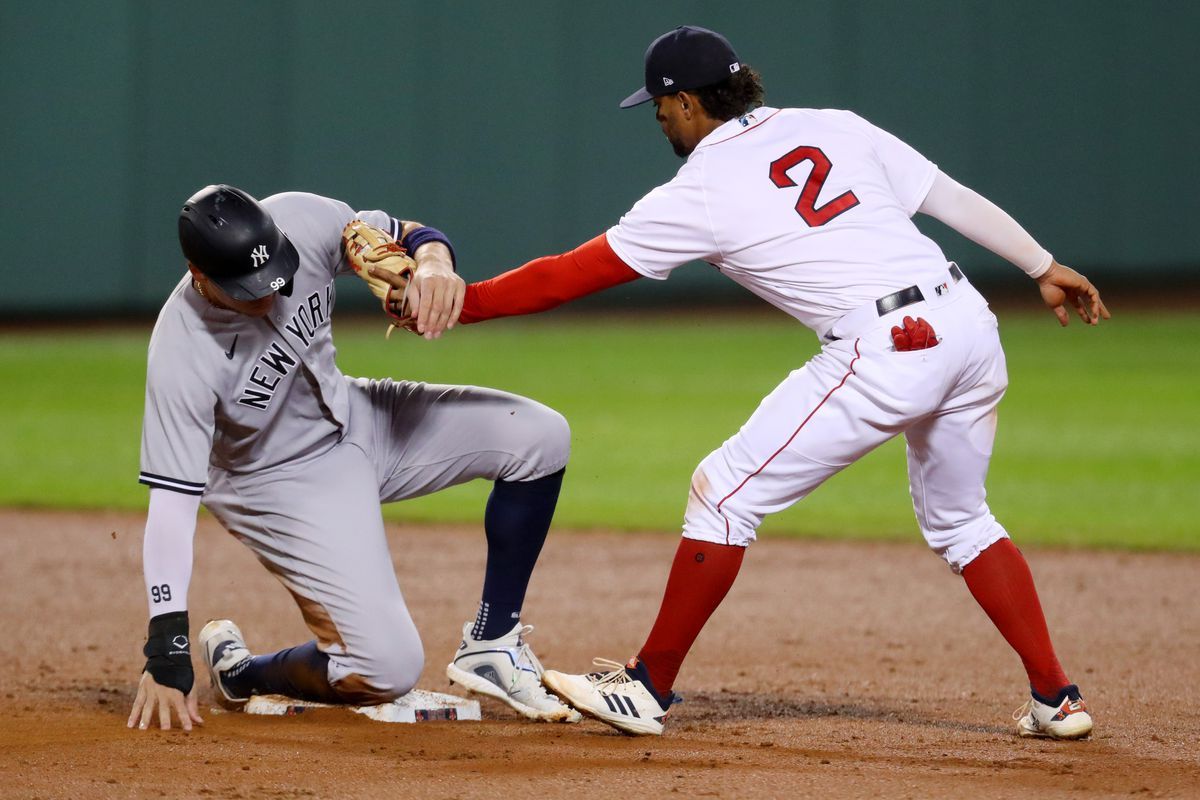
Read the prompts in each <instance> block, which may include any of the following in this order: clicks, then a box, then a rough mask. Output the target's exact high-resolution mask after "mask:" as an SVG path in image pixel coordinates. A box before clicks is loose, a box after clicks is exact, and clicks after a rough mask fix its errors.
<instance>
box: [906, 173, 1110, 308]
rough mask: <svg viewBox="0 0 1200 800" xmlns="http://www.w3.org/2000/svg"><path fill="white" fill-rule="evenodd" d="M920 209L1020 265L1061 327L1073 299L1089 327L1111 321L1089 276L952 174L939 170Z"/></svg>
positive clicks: (1073, 303)
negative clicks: (1065, 263)
mask: <svg viewBox="0 0 1200 800" xmlns="http://www.w3.org/2000/svg"><path fill="white" fill-rule="evenodd" d="M918 210H919V211H920V212H921V213H922V214H928V215H929V216H931V217H933V218H934V219H936V220H938V221H940V222H943V223H945V224H946V225H949V226H950V227H951V228H953V229H954V230H956V231H958V232H959V233H961V234H962V235H963V236H965V237H967V238H968V239H970V240H971V241H973V242H975V243H976V244H978V245H982V246H983V247H986V248H987V249H988V250H991V251H992V252H993V253H995V254H996V255H998V256H1000V257H1001V258H1003V259H1005V260H1007V261H1010V262H1012V263H1013V264H1016V265H1017V266H1018V267H1020V268H1021V270H1023V271H1024V272H1025V273H1026V274H1027V275H1029V277H1031V278H1033V279H1034V280H1036V281H1037V282H1038V289H1039V290H1040V291H1041V293H1042V300H1043V301H1044V302H1045V303H1046V305H1047V306H1048V307H1049V308H1050V309H1052V310H1053V311H1054V314H1055V316H1057V317H1058V322H1059V324H1060V325H1066V324H1067V311H1066V304H1067V302H1068V301H1069V302H1070V303H1071V305H1073V306H1074V307H1075V310H1076V312H1077V313H1078V314H1079V318H1080V319H1082V320H1083V321H1084V322H1086V323H1088V324H1089V325H1095V324H1096V323H1098V322H1099V321H1100V319H1101V318H1102V317H1103V318H1104V319H1108V318H1109V314H1108V309H1107V308H1105V306H1104V302H1103V301H1102V300H1101V299H1100V292H1099V291H1098V290H1097V289H1096V287H1095V286H1093V285H1092V284H1091V282H1090V281H1088V279H1087V278H1085V277H1084V276H1082V275H1080V274H1079V273H1078V272H1076V271H1075V270H1073V269H1071V268H1070V267H1064V266H1063V265H1062V264H1059V263H1058V262H1057V261H1055V260H1054V257H1053V256H1051V255H1050V253H1048V252H1047V251H1046V249H1045V248H1043V247H1042V246H1041V245H1040V244H1038V243H1037V241H1036V240H1035V239H1034V238H1033V237H1032V236H1030V235H1029V233H1028V232H1026V230H1025V229H1024V228H1022V227H1021V226H1020V225H1019V224H1018V223H1017V221H1016V220H1015V219H1013V218H1012V217H1011V216H1009V215H1008V214H1007V213H1005V211H1004V210H1003V209H1001V208H1000V207H999V206H997V205H996V204H995V203H993V202H992V201H990V200H988V199H987V198H986V197H984V196H983V195H981V194H979V193H978V192H975V191H973V190H971V189H968V188H967V187H966V186H963V185H962V184H960V183H958V182H957V181H955V180H954V179H953V178H951V177H950V176H949V175H947V174H946V173H944V172H941V171H940V170H939V171H938V173H937V175H936V176H935V177H934V179H933V185H932V186H931V187H930V189H929V194H927V195H926V196H925V200H924V201H923V202H922V203H921V207H920V208H919V209H918Z"/></svg>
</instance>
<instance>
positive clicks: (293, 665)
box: [221, 642, 343, 703]
mask: <svg viewBox="0 0 1200 800" xmlns="http://www.w3.org/2000/svg"><path fill="white" fill-rule="evenodd" d="M221 682H222V683H223V684H225V688H226V689H228V690H229V692H230V693H231V694H233V695H235V696H237V697H249V696H250V695H254V694H281V695H284V696H285V697H291V698H293V699H295V700H310V701H313V702H317V703H341V702H343V701H342V699H341V698H340V697H339V696H338V694H337V692H335V691H334V690H333V687H332V686H330V685H329V656H327V655H325V654H324V653H322V652H321V651H320V650H318V649H317V643H316V642H308V643H307V644H301V645H297V646H296V647H289V648H287V649H286V650H280V651H279V652H278V653H271V654H269V655H264V656H254V657H252V658H251V659H250V660H249V661H248V662H247V663H246V666H245V667H243V668H242V669H240V670H238V671H237V673H236V674H234V671H233V670H230V671H229V672H227V673H225V675H223V676H222V677H221Z"/></svg>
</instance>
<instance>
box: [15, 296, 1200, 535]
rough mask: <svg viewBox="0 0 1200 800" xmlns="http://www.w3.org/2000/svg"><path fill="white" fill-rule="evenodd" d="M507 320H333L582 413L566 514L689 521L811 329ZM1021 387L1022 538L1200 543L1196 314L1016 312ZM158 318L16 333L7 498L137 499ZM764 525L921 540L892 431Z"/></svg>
mask: <svg viewBox="0 0 1200 800" xmlns="http://www.w3.org/2000/svg"><path fill="white" fill-rule="evenodd" d="M643 316H644V317H645V318H644V319H639V318H638V317H636V316H634V315H623V316H611V317H602V316H572V317H564V316H562V315H559V316H558V317H556V318H545V317H543V318H541V319H526V320H504V321H499V322H493V323H487V324H485V325H481V326H471V327H467V328H462V329H459V330H456V331H454V332H453V333H452V334H451V335H450V336H448V337H446V338H444V339H442V340H441V341H438V342H433V343H430V342H424V341H420V340H417V339H416V338H413V337H407V336H401V337H399V338H397V337H396V336H393V337H392V340H391V341H384V340H383V327H384V326H383V324H382V323H378V322H376V323H370V324H361V323H357V322H349V323H344V324H342V325H340V326H338V327H337V329H336V341H337V343H338V347H339V362H340V364H341V366H342V368H343V370H345V371H346V372H347V373H348V374H357V375H375V376H383V375H390V376H393V377H396V378H409V379H420V380H427V381H438V382H447V383H474V384H480V385H485V386H494V387H497V388H502V389H507V390H509V391H514V392H518V393H521V394H525V395H528V396H530V397H534V398H536V399H538V400H541V401H542V402H545V403H547V404H548V405H550V406H553V407H554V408H556V409H558V410H559V411H561V412H562V413H563V414H565V415H566V417H567V419H569V420H570V421H571V425H572V430H573V454H572V461H571V467H570V468H569V470H568V476H567V482H566V485H565V490H564V494H563V498H562V501H561V503H560V506H559V513H558V515H557V524H558V525H559V526H562V527H616V528H629V529H654V530H666V531H674V530H677V529H678V527H679V524H680V519H681V515H682V512H683V506H684V502H685V500H686V495H687V487H688V481H689V478H690V476H691V473H692V469H693V467H694V466H695V465H696V463H697V462H698V461H699V460H700V459H701V458H702V457H703V456H704V455H705V454H707V453H708V452H709V451H710V450H712V449H713V448H715V447H717V446H718V445H719V444H720V443H721V442H722V441H723V440H724V439H725V438H726V437H727V436H729V435H730V434H731V433H733V432H734V431H736V430H737V428H738V426H739V425H740V424H741V423H742V422H743V421H744V420H745V419H746V417H747V416H749V414H750V413H751V412H752V411H753V410H754V408H755V407H756V406H757V404H758V401H759V399H760V398H761V397H763V396H764V395H765V394H766V393H767V392H768V391H770V390H771V388H773V387H774V386H775V385H776V384H777V383H778V382H779V381H780V380H781V379H782V378H783V377H784V376H785V375H786V374H787V373H788V372H789V371H790V370H791V369H794V368H796V367H798V366H800V365H801V364H803V362H804V361H805V359H806V358H807V357H808V356H809V355H811V354H812V353H813V352H814V351H815V344H816V341H815V338H814V337H813V336H812V334H810V333H808V332H807V331H806V330H804V329H802V328H801V327H800V326H799V325H797V324H795V323H791V322H789V321H787V320H786V319H784V318H782V317H781V316H780V315H763V316H736V317H733V318H731V319H713V318H712V315H711V312H707V311H705V312H696V313H695V314H690V315H688V314H676V315H670V316H664V315H660V314H657V313H656V312H645V313H644V315H643ZM1001 325H1002V334H1003V337H1004V341H1005V347H1006V350H1007V353H1008V360H1009V373H1010V379H1011V387H1010V389H1009V393H1008V396H1007V397H1006V398H1005V400H1004V402H1003V404H1002V405H1001V414H1000V420H1001V422H1000V432H999V436H998V441H997V443H996V455H995V457H994V459H993V461H992V472H991V476H990V479H989V501H990V503H991V505H992V509H993V511H995V512H996V514H997V516H998V517H999V518H1000V519H1001V521H1002V522H1003V523H1004V524H1005V526H1006V527H1007V528H1008V529H1009V530H1010V531H1011V532H1012V533H1013V535H1014V537H1016V538H1017V539H1018V541H1021V542H1037V543H1042V544H1068V545H1079V546H1106V547H1130V548H1167V549H1186V550H1196V549H1200V537H1198V536H1197V535H1196V531H1197V520H1198V519H1200V491H1198V486H1200V424H1197V423H1198V422H1200V412H1198V410H1197V400H1198V399H1200V391H1198V389H1200V377H1198V376H1200V348H1197V346H1196V341H1197V339H1198V338H1200V336H1198V334H1200V322H1198V321H1197V320H1195V319H1194V318H1189V317H1187V316H1185V315H1182V314H1179V315H1170V314H1165V315H1156V316H1151V315H1136V314H1124V315H1121V316H1120V317H1119V318H1118V319H1117V320H1114V321H1113V322H1112V323H1111V324H1107V325H1105V326H1102V327H1100V328H1098V329H1093V330H1087V329H1085V328H1084V327H1083V326H1081V325H1079V324H1077V321H1076V324H1072V325H1071V326H1070V328H1068V329H1067V330H1059V329H1058V327H1057V326H1056V324H1055V323H1054V321H1053V319H1052V318H1051V317H1049V316H1048V315H1037V316H1014V315H1012V314H1001ZM148 336H149V326H146V327H145V328H144V329H137V330H128V329H126V330H108V329H99V330H95V331H90V332H82V333H65V332H30V333H4V334H0V385H3V387H4V388H3V392H2V394H0V417H2V418H3V419H4V420H5V423H4V426H3V428H0V505H10V506H11V505H21V506H35V507H106V508H129V509H140V508H143V507H144V503H145V489H144V488H143V487H140V486H138V485H137V484H136V483H135V480H136V474H137V468H138V442H139V437H140V425H141V411H142V391H143V380H144V369H145V365H144V359H145V346H146V341H147V339H148ZM487 488H488V487H487V485H485V484H472V485H468V486H463V487H457V488H454V489H450V490H447V491H446V492H443V493H441V494H439V495H435V496H432V497H429V498H421V499H419V500H413V501H409V502H406V503H402V504H398V505H395V506H390V507H389V509H388V512H387V513H388V516H389V517H390V518H392V519H404V520H413V521H459V522H472V521H477V520H479V519H480V516H481V513H482V505H483V501H484V498H485V497H486V493H487ZM763 531H764V533H767V534H768V535H770V534H774V535H781V534H797V535H809V536H825V537H839V538H841V537H861V538H908V539H912V540H914V541H916V540H918V539H919V533H918V532H917V530H916V526H915V523H914V522H913V520H912V511H911V505H910V502H909V499H908V492H907V481H906V478H905V473H904V449H903V443H902V442H900V441H893V442H891V443H889V444H888V445H886V446H884V447H882V448H880V449H879V450H877V451H876V452H874V453H872V454H871V455H870V456H868V457H867V458H865V459H863V460H862V461H861V462H859V463H858V464H856V465H854V466H852V467H851V468H849V469H847V470H845V471H844V472H843V473H841V474H839V475H837V476H836V477H834V478H833V479H832V480H831V481H829V482H828V483H827V484H826V485H825V486H823V487H822V488H821V489H820V490H818V491H817V492H816V493H815V494H814V495H813V496H811V497H810V498H808V499H807V500H805V501H804V502H802V503H800V504H798V505H797V506H795V507H793V508H792V509H789V510H788V511H786V512H784V513H782V514H779V515H777V516H775V517H773V518H771V519H769V520H768V521H767V523H766V524H765V525H764V527H763Z"/></svg>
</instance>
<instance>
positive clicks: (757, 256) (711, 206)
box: [608, 107, 946, 332]
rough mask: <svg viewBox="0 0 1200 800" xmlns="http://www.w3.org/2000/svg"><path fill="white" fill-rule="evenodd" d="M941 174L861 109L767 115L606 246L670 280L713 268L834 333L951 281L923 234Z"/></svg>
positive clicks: (700, 153)
mask: <svg viewBox="0 0 1200 800" xmlns="http://www.w3.org/2000/svg"><path fill="white" fill-rule="evenodd" d="M936 175H937V167H936V166H935V165H934V164H933V163H932V162H931V161H929V160H928V159H926V158H925V157H924V156H922V155H921V154H920V153H918V152H917V151H916V150H914V149H913V148H912V147H910V146H908V145H907V144H905V143H904V142H902V141H900V140H899V139H898V138H896V137H895V136H893V135H891V134H890V133H887V132H886V131H884V130H881V129H879V128H877V127H875V126H874V125H871V124H870V123H869V122H867V121H866V120H864V119H862V118H861V117H859V116H858V115H856V114H854V113H851V112H849V111H836V110H814V109H799V108H788V109H776V108H766V107H764V108H759V109H757V110H755V111H753V112H751V113H749V114H747V115H746V116H744V117H741V118H739V119H732V120H729V121H728V122H725V123H724V124H723V125H721V126H720V127H719V128H717V129H716V130H715V131H713V132H712V133H710V134H709V135H708V136H706V137H704V139H703V140H701V142H700V143H699V145H698V146H697V147H696V149H695V151H694V152H693V153H692V154H691V156H690V157H689V158H688V160H687V163H686V164H684V166H683V167H682V168H681V169H680V170H679V173H678V174H677V175H676V176H675V178H674V179H673V180H671V181H670V182H669V183H666V184H664V185H662V186H659V187H658V188H656V189H654V190H653V191H651V192H650V193H649V194H647V195H646V196H645V197H643V198H642V199H641V200H640V201H639V202H638V203H637V204H636V205H635V206H634V207H633V208H632V209H630V211H629V212H628V213H627V214H625V216H623V217H622V218H621V220H620V222H619V223H618V224H617V225H615V226H613V227H612V228H610V229H609V231H608V243H609V245H610V246H611V247H612V249H613V250H614V251H615V252H616V254H617V255H618V256H620V258H621V260H623V261H624V262H625V263H626V264H628V265H629V266H630V267H631V268H632V269H634V270H636V271H637V272H639V273H641V274H642V275H645V276H646V277H649V278H656V279H659V280H661V279H665V278H666V277H667V275H668V274H669V273H670V272H671V270H673V269H675V268H676V267H678V266H680V265H682V264H685V263H687V262H688V261H692V260H695V259H699V260H702V261H707V262H709V263H710V264H712V265H714V266H715V267H716V268H717V269H719V270H720V271H721V272H722V273H724V274H725V275H727V276H729V277H730V278H731V279H733V280H734V281H737V282H738V283H740V284H741V285H743V286H745V287H746V288H747V289H749V290H750V291H752V292H754V293H755V294H757V295H758V296H760V297H762V298H763V299H764V300H766V301H767V302H769V303H771V304H772V305H775V306H777V307H779V308H780V309H782V310H783V311H785V312H787V313H788V314H790V315H791V316H793V317H795V318H796V319H798V320H800V321H801V322H802V323H804V324H805V325H806V326H808V327H810V328H812V329H813V330H815V331H817V332H824V331H825V330H827V329H829V328H830V327H831V326H832V325H833V323H834V322H835V321H836V320H837V319H839V318H840V317H842V316H843V315H845V314H846V313H848V312H849V311H851V310H853V309H855V308H857V307H859V306H861V305H862V304H864V303H866V302H868V301H871V300H874V299H876V298H878V297H882V296H884V295H887V294H890V293H891V292H894V291H896V290H898V289H903V288H905V287H907V286H911V285H913V284H918V283H937V282H938V281H940V280H944V276H945V271H946V257H945V255H943V253H942V251H941V248H939V247H938V245H937V244H936V243H935V242H934V241H933V240H931V239H929V238H928V237H926V236H925V235H924V234H922V233H921V232H920V231H919V230H918V229H917V227H916V226H915V225H914V224H913V222H912V216H913V214H915V213H916V211H917V209H918V208H919V207H920V205H921V202H922V200H924V198H925V195H926V194H927V193H928V192H929V187H930V186H931V185H932V184H933V180H934V177H935V176H936Z"/></svg>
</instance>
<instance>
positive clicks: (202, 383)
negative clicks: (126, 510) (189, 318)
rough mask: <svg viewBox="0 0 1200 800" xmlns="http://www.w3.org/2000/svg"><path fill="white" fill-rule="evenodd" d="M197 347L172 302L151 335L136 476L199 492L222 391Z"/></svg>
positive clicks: (164, 486) (149, 482)
mask: <svg viewBox="0 0 1200 800" xmlns="http://www.w3.org/2000/svg"><path fill="white" fill-rule="evenodd" d="M179 291H181V289H176V292H179ZM196 350H197V348H196V347H195V341H194V338H193V337H192V336H190V335H189V334H188V331H187V327H186V323H185V321H184V318H183V315H181V314H180V313H178V309H177V308H175V307H173V306H172V305H171V304H169V305H168V307H167V308H166V309H165V310H164V314H163V316H161V317H160V318H159V320H158V323H157V324H156V325H155V326H154V333H153V335H152V336H151V337H150V350H149V356H148V359H147V365H146V409H145V414H144V416H143V418H142V458H141V472H140V474H139V475H138V481H139V482H140V483H144V484H147V485H148V486H153V487H157V488H160V489H170V490H172V491H176V492H183V493H184V494H195V495H199V494H203V493H204V487H205V484H206V482H207V478H208V462H209V454H210V453H211V451H212V442H213V432H214V430H215V427H216V421H215V417H216V407H217V400H218V396H217V391H216V390H215V389H214V387H213V386H212V383H213V381H212V380H211V377H210V376H209V374H208V373H209V372H211V369H210V368H209V367H208V365H207V364H206V361H205V359H203V358H198V357H197V352H196Z"/></svg>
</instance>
